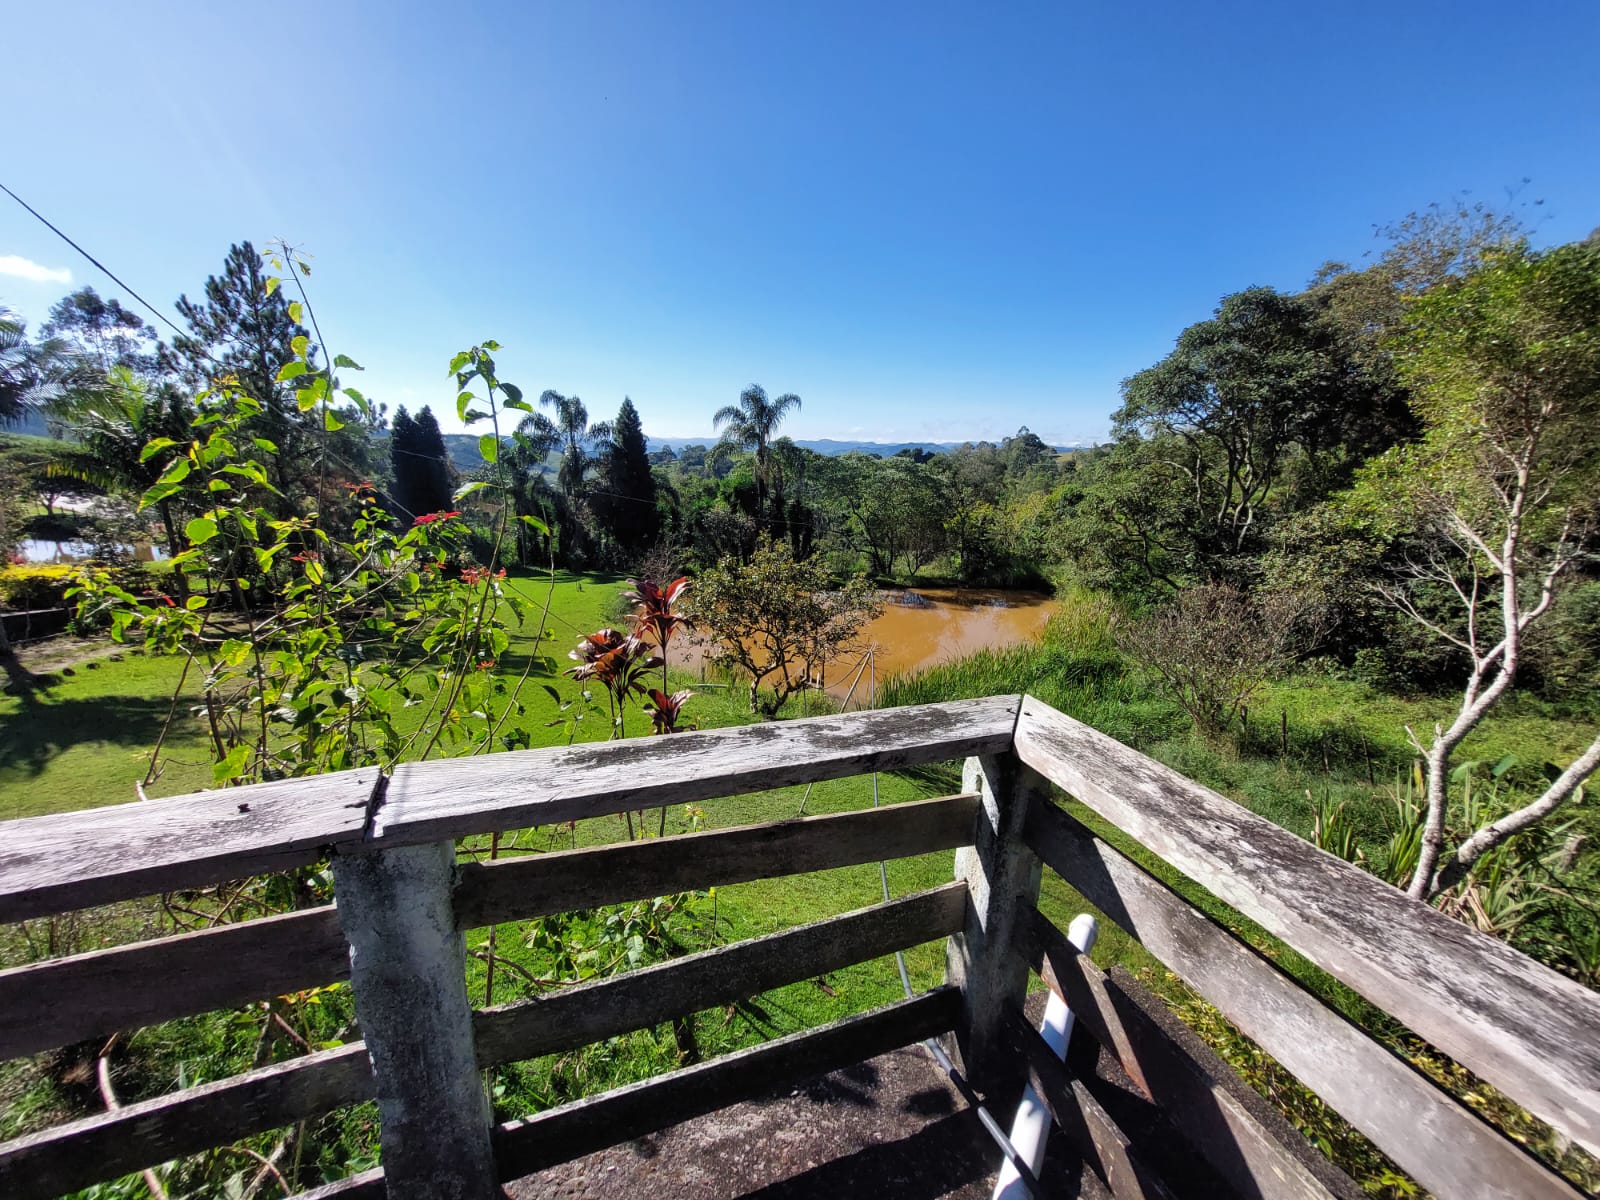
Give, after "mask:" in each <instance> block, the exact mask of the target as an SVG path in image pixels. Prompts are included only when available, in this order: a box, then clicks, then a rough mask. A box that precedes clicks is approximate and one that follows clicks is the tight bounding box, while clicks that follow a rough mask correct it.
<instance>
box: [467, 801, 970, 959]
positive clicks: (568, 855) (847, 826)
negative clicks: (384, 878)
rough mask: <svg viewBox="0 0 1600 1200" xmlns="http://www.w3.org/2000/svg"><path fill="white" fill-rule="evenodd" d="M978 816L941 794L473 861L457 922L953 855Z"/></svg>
mask: <svg viewBox="0 0 1600 1200" xmlns="http://www.w3.org/2000/svg"><path fill="white" fill-rule="evenodd" d="M977 811H978V798H977V797H976V796H973V795H962V796H945V797H942V798H940V799H937V800H917V801H911V802H908V803H905V804H893V805H889V806H888V807H886V808H873V809H863V810H862V811H860V812H846V813H835V814H833V815H830V816H822V817H801V818H797V819H794V820H788V821H771V822H768V823H767V824H765V825H743V826H739V827H736V828H732V829H719V830H714V831H712V832H709V833H693V834H684V835H682V836H679V837H671V838H647V839H645V840H642V841H637V842H623V843H620V844H618V845H614V846H599V847H594V848H590V849H584V850H562V851H558V852H556V853H553V854H541V855H537V856H535V857H529V858H520V859H500V860H499V861H497V862H493V863H482V862H478V863H468V864H465V865H463V866H462V867H461V881H460V883H459V884H458V885H457V886H456V893H455V908H456V923H457V924H458V925H460V926H461V928H463V929H473V928H476V927H478V926H480V925H492V924H498V923H500V922H502V921H519V920H525V919H527V918H530V917H538V916H543V915H545V914H547V913H554V912H567V911H570V910H573V909H580V908H596V907H598V906H600V905H602V904H622V903H626V902H627V901H630V900H641V899H644V898H646V897H649V896H666V895H671V894H672V893H673V892H680V891H685V890H687V889H689V888H705V887H722V886H725V885H727V884H733V883H745V882H748V881H750V880H752V879H772V878H776V877H778V876H781V875H799V874H804V873H806V872H809V871H824V870H828V869H830V868H833V867H848V866H856V865H858V864H860V863H868V862H879V861H881V860H883V859H891V858H907V857H910V856H911V855H914V854H928V853H931V852H933V851H936V850H949V849H953V848H954V847H956V846H962V845H965V844H967V843H968V842H970V841H972V831H973V821H974V818H975V817H976V815H977Z"/></svg>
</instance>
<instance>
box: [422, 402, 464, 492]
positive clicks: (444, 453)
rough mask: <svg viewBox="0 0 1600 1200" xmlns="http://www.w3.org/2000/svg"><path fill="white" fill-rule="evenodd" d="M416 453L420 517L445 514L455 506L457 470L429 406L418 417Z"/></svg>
mask: <svg viewBox="0 0 1600 1200" xmlns="http://www.w3.org/2000/svg"><path fill="white" fill-rule="evenodd" d="M416 427H417V440H416V450H415V453H414V454H413V455H412V461H413V462H414V463H415V464H416V466H417V474H416V476H415V477H414V478H415V479H416V485H417V491H416V493H415V495H416V500H417V503H418V505H420V507H419V508H417V509H415V512H416V514H417V515H419V516H420V515H421V514H422V513H430V512H444V511H445V510H447V509H449V508H450V507H451V506H452V501H453V498H454V496H455V490H456V469H455V467H454V466H452V465H451V463H450V452H449V451H448V450H446V449H445V445H444V435H443V434H441V433H440V432H439V422H438V421H436V420H434V417H433V410H432V409H430V408H429V407H428V406H427V405H423V406H422V411H421V412H419V413H418V414H417V420H416Z"/></svg>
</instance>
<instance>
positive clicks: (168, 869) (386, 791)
mask: <svg viewBox="0 0 1600 1200" xmlns="http://www.w3.org/2000/svg"><path fill="white" fill-rule="evenodd" d="M1019 703H1020V697H1017V696H996V697H990V698H988V699H983V700H957V701H951V702H948V703H944V704H925V705H919V706H916V707H913V708H899V709H885V710H881V711H876V712H859V713H845V714H842V715H839V716H832V717H813V718H810V719H807V720H800V721H783V722H776V723H771V724H762V725H746V726H741V727H738V728H735V729H720V730H713V731H709V732H704V733H683V734H676V735H674V736H673V737H670V738H643V739H640V740H638V741H632V742H606V743H601V744H592V745H579V746H568V747H558V748H554V749H546V750H518V751H512V752H508V753H502V754H491V755H486V756H483V757H479V758H452V759H441V760H438V761H434V762H427V763H408V764H405V765H402V766H401V767H399V768H398V769H397V770H396V772H395V775H394V777H393V778H392V779H388V780H384V779H383V778H382V777H381V776H379V774H378V773H377V772H376V771H374V770H360V771H343V772H337V773H335V774H330V775H318V776H311V777H308V778H303V779H284V780H277V781H274V782H272V783H259V784H252V785H250V786H248V787H241V788H226V789H223V790H220V791H210V792H197V793H194V794H192V795H188V796H173V797H168V798H166V799H162V800H147V801H140V802H136V803H132V804H123V805H117V806H114V807H111V808H96V809H87V810H83V811H79V812H71V813H57V814H54V815H51V816H46V817H29V818H25V819H22V820H16V821H6V822H3V823H0V921H20V920H25V919H27V918H30V917H38V916H46V915H49V914H51V913H58V912H66V911H69V910H71V909H76V908H86V907H88V906H90V905H95V904H109V903H113V902H115V901H118V900H130V899H134V898H136V897H139V896H147V895H151V894H153V893H156V892H163V891H175V890H178V889H182V888H191V887H203V886H208V885H210V884H214V883H219V882H222V881H224V880H228V879H238V878H242V877H244V876H248V875H257V874H263V873H266V872H270V871H277V870H284V869H287V868H289V867H295V866H303V865H305V864H307V863H310V862H314V861H316V860H317V859H318V858H319V857H322V856H324V855H325V854H326V853H327V852H328V851H329V850H330V849H338V848H341V847H343V848H354V847H357V846H365V847H368V848H376V847H381V846H402V845H411V844H419V843H424V842H429V841H435V840H439V839H442V838H449V837H463V836H466V835H468V834H473V833H490V832H495V831H500V830H506V829H516V828H522V827H525V826H530V825H547V824H555V823H557V822H562V821H571V820H578V819H581V818H584V817H595V816H604V815H606V814H610V813H618V812H622V811H624V810H626V809H630V808H639V807H646V806H648V807H657V806H660V805H663V804H679V803H685V802H690V801H699V800H707V799H711V798H713V797H716V796H731V795H740V794H744V793H747V792H757V791H763V790H766V789H768V788H776V787H785V786H788V785H790V784H796V783H812V782H819V781H822V780H826V779H839V778H843V777H845V776H849V775H859V774H863V773H866V772H869V771H879V770H884V771H887V770H895V769H898V768H902V767H914V766H922V765H925V764H927V763H932V762H941V761H944V760H947V759H956V758H965V757H967V756H968V755H971V754H983V753H989V752H992V751H997V750H1002V749H1005V748H1007V747H1009V746H1010V744H1011V733H1012V729H1013V728H1014V727H1015V725H1016V716H1017V707H1018V704H1019Z"/></svg>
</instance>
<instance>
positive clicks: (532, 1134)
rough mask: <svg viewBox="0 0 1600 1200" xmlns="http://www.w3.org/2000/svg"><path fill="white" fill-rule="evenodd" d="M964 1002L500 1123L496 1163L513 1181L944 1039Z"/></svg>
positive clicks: (942, 1000) (918, 1001)
mask: <svg viewBox="0 0 1600 1200" xmlns="http://www.w3.org/2000/svg"><path fill="white" fill-rule="evenodd" d="M960 1013H961V1001H960V996H959V995H958V994H957V993H956V992H955V990H954V989H950V988H940V989H937V990H935V991H932V992H926V993H924V994H922V995H920V996H916V997H913V998H912V999H909V1000H901V1001H899V1002H897V1003H894V1004H890V1005H886V1006H885V1007H883V1008H879V1009H875V1010H873V1011H872V1012H869V1013H864V1014H862V1015H860V1016H854V1017H846V1018H845V1019H844V1020H841V1021H835V1022H833V1023H832V1024H829V1025H823V1026H820V1027H818V1028H816V1029H810V1030H807V1031H805V1032H804V1033H796V1034H791V1035H790V1036H788V1037H783V1038H778V1039H777V1040H775V1041H771V1042H766V1043H763V1044H762V1045H760V1046H755V1047H752V1048H751V1049H749V1050H741V1051H738V1052H737V1053H734V1054H729V1055H725V1056H723V1057H721V1058H716V1059H712V1060H711V1061H709V1062H704V1063H700V1064H698V1065H697V1066H693V1067H687V1068H685V1069H683V1070H681V1071H673V1072H671V1073H670V1074H667V1075H660V1076H657V1077H656V1078H654V1079H649V1080H646V1081H644V1082H642V1083H636V1084H631V1085H629V1086H627V1087H622V1088H617V1089H615V1090H614V1091H610V1092H606V1093H604V1094H602V1095H599V1096H592V1097H589V1098H587V1099H584V1100H579V1101H576V1102H575V1103H572V1104H564V1105H562V1106H561V1107H560V1108H554V1109H551V1110H550V1111H549V1112H543V1113H539V1114H538V1115H536V1116H533V1117H529V1118H527V1119H526V1120H522V1121H513V1122H510V1123H508V1124H506V1125H502V1126H501V1127H500V1129H499V1130H498V1131H497V1134H496V1138H495V1156H496V1159H497V1160H498V1162H499V1164H500V1175H501V1178H502V1179H516V1178H519V1177H521V1176H523V1175H529V1174H532V1173H533V1172H535V1171H542V1170H544V1169H545V1168H547V1167H552V1166H555V1165H556V1164H558V1163H563V1162H567V1161H570V1160H571V1159H574V1158H580V1157H582V1156H583V1155H585V1154H590V1153H593V1152H594V1151H596V1150H600V1149H603V1148H605V1147H606V1146H612V1145H616V1144H618V1143H621V1142H626V1141H631V1140H632V1139H634V1138H639V1137H643V1136H645V1135H646V1134H648V1133H654V1132H655V1131H656V1130H659V1129H664V1128H666V1127H667V1126H669V1125H676V1124H678V1123H679V1122H681V1121H687V1120H689V1119H690V1118H691V1117H698V1116H703V1115H704V1114H706V1113H708V1112H713V1111H715V1110H716V1109H719V1108H725V1107H727V1106H728V1105H730V1104H736V1103H738V1102H739V1101H741V1100H748V1099H750V1098H752V1097H754V1096H759V1095H763V1094H765V1093H767V1092H769V1091H772V1090H774V1089H778V1088H782V1087H785V1086H788V1085H790V1084H793V1083H797V1082H799V1081H801V1080H804V1079H809V1078H812V1077H814V1076H817V1075H822V1074H825V1073H827V1072H829V1071H836V1070H839V1069H840V1068H842V1067H848V1066H852V1065H853V1064H855V1063H858V1062H861V1061H863V1060H865V1059H868V1058H872V1057H874V1056H876V1055H879V1054H885V1053H887V1052H889V1051H890V1050H897V1049H899V1048H900V1047H902V1046H907V1045H910V1044H911V1043H913V1042H918V1041H922V1040H923V1039H925V1038H930V1037H937V1036H938V1035H940V1034H943V1033H948V1032H949V1031H950V1030H951V1029H953V1028H954V1027H955V1023H956V1021H957V1019H958V1018H959V1017H960Z"/></svg>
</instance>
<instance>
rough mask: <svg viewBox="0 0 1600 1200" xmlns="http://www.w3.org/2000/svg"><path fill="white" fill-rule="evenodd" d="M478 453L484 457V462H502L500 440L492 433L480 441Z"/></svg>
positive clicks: (485, 435)
mask: <svg viewBox="0 0 1600 1200" xmlns="http://www.w3.org/2000/svg"><path fill="white" fill-rule="evenodd" d="M478 453H479V454H481V455H483V461H484V462H486V463H494V462H499V461H500V439H499V438H497V437H495V435H494V434H492V433H486V434H484V435H483V436H482V437H480V438H479V439H478Z"/></svg>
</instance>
